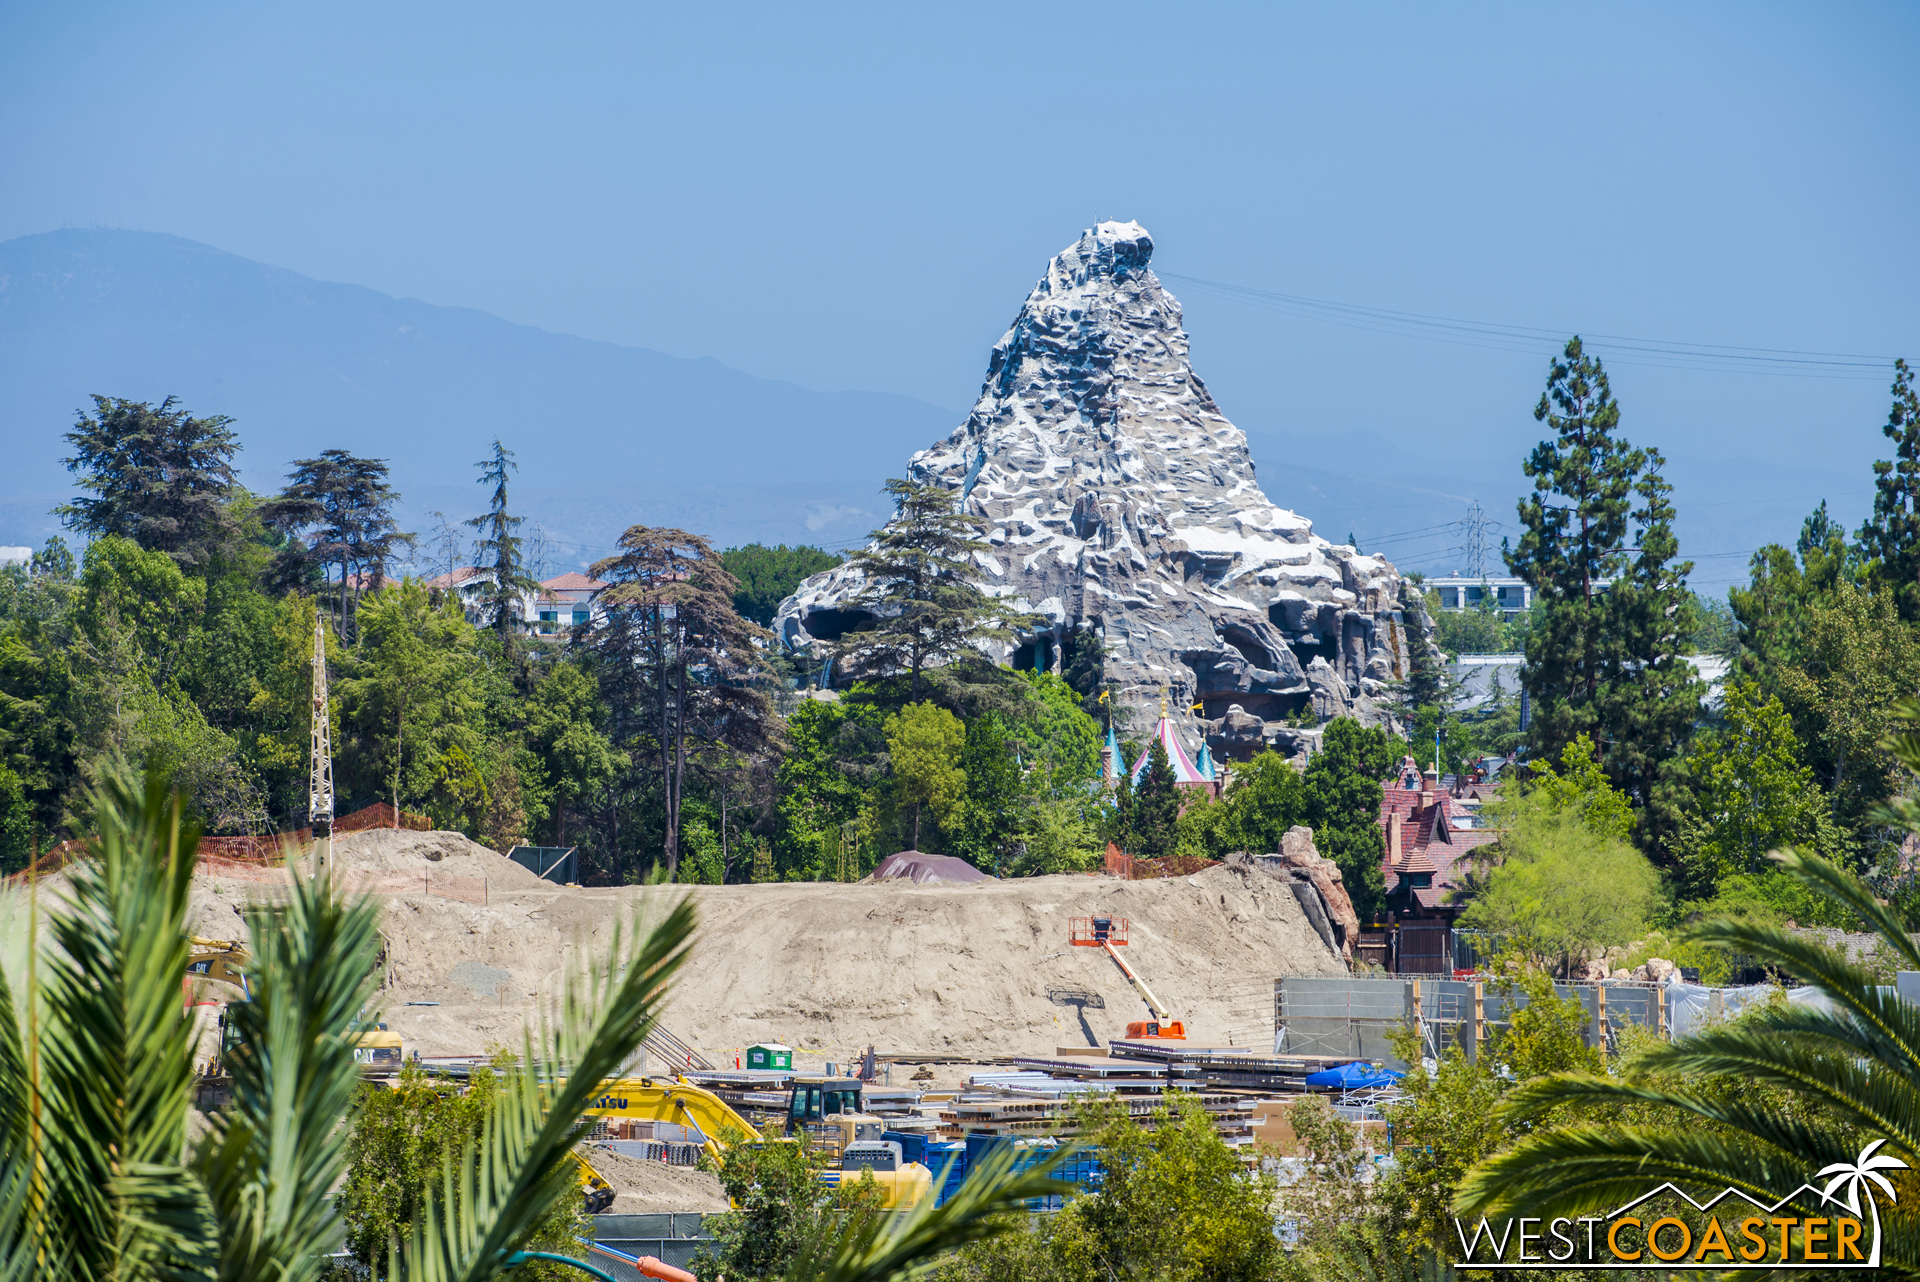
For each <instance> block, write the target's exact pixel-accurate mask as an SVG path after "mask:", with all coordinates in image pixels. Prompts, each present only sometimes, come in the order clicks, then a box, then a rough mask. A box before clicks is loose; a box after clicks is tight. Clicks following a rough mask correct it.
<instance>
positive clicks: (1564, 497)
mask: <svg viewBox="0 0 1920 1282" xmlns="http://www.w3.org/2000/svg"><path fill="white" fill-rule="evenodd" d="M1533 415H1534V418H1535V419H1538V420H1544V421H1545V422H1546V423H1547V424H1548V426H1549V427H1551V428H1552V429H1553V431H1554V433H1555V438H1554V439H1553V440H1548V441H1542V442H1541V443H1540V444H1539V445H1538V446H1536V447H1535V448H1534V451H1533V453H1532V455H1531V456H1530V457H1529V458H1528V459H1527V461H1526V463H1525V469H1524V470H1525V472H1526V474H1527V476H1528V477H1530V478H1532V480H1533V486H1534V493H1533V494H1532V495H1531V496H1530V497H1528V498H1526V499H1523V500H1521V502H1520V505H1519V515H1520V522H1521V524H1522V525H1523V526H1524V527H1525V530H1526V532H1525V533H1524V534H1523V535H1522V536H1521V538H1520V545H1519V546H1518V547H1517V548H1513V549H1510V550H1508V551H1507V552H1506V559H1507V564H1508V566H1509V567H1510V568H1511V569H1512V571H1513V572H1514V573H1515V574H1517V575H1519V576H1520V577H1521V578H1522V579H1524V580H1526V582H1527V583H1528V584H1529V585H1530V586H1531V587H1532V588H1533V591H1534V595H1535V597H1536V599H1537V601H1538V602H1539V608H1538V610H1537V615H1538V617H1537V618H1536V619H1535V621H1534V623H1533V625H1532V627H1531V628H1530V629H1529V632H1528V635H1527V645H1526V654H1527V664H1526V668H1525V671H1524V674H1523V677H1522V681H1523V683H1524V684H1525V686H1526V690H1527V693H1528V695H1529V696H1530V698H1531V700H1532V704H1533V720H1532V726H1531V732H1530V735H1529V744H1530V747H1531V750H1532V753H1533V755H1534V756H1536V757H1541V758H1546V759H1552V760H1557V759H1558V758H1559V756H1560V754H1561V753H1562V751H1563V750H1564V749H1565V747H1566V745H1567V744H1568V743H1570V742H1572V741H1573V739H1574V738H1575V737H1577V736H1578V735H1581V734H1586V735H1589V736H1590V737H1591V738H1592V739H1593V740H1594V741H1595V743H1596V744H1598V745H1599V748H1600V752H1601V757H1602V761H1603V763H1604V764H1605V766H1606V769H1607V774H1608V777H1609V778H1610V779H1611V780H1612V782H1613V785H1614V786H1615V787H1617V788H1619V789H1620V790H1621V791H1623V792H1625V793H1627V795H1628V796H1630V797H1632V798H1633V799H1634V801H1635V802H1637V803H1638V804H1640V805H1641V806H1642V807H1644V808H1647V809H1646V814H1647V817H1648V824H1649V827H1647V828H1643V836H1649V835H1652V834H1653V833H1655V832H1658V831H1663V830H1664V829H1665V827H1666V826H1667V825H1668V823H1669V822H1670V820H1671V818H1672V814H1671V813H1670V812H1671V811H1672V809H1673V804H1674V799H1673V798H1672V797H1671V796H1668V795H1666V794H1667V791H1668V789H1667V785H1666V784H1665V782H1664V781H1665V780H1667V779H1668V778H1669V776H1671V775H1672V773H1673V771H1674V768H1675V767H1676V764H1677V759H1678V757H1679V754H1680V753H1681V751H1682V750H1683V749H1684V747H1685V744H1686V739H1687V735H1688V733H1689V732H1690V730H1691V727H1692V726H1693V724H1694V722H1695V721H1696V720H1697V719H1698V717H1699V709H1700V694H1701V690H1702V687H1701V685H1700V683H1699V681H1698V680H1697V679H1696V677H1695V676H1694V673H1693V669H1692V666H1691V665H1690V664H1688V663H1687V662H1686V661H1685V660H1684V659H1683V658H1681V652H1682V651H1683V649H1684V648H1685V646H1686V643H1687V638H1688V636H1689V635H1690V632H1691V595H1690V593H1689V592H1688V591H1687V587H1686V575H1687V572H1688V571H1690V570H1691V569H1692V568H1693V566H1692V564H1691V563H1689V562H1676V561H1675V560H1674V558H1675V557H1676V556H1677V554H1678V551H1679V545H1678V542H1677V540H1676V539H1675V538H1674V535H1673V505H1672V502H1671V501H1670V498H1669V496H1670V494H1671V492H1672V487H1671V486H1669V485H1668V484H1667V483H1666V481H1665V479H1664V478H1663V477H1662V476H1661V474H1660V467H1661V465H1662V463H1663V462H1664V460H1663V459H1662V458H1661V457H1660V454H1659V452H1658V451H1657V450H1646V449H1636V448H1635V447H1633V446H1632V445H1630V444H1629V443H1628V442H1627V441H1626V440H1625V439H1624V438H1622V437H1621V436H1620V435H1619V434H1618V429H1619V426H1620V407H1619V404H1618V403H1617V402H1616V401H1615V400H1614V399H1613V392H1612V389H1611V388H1610V387H1609V385H1608V382H1607V375H1606V370H1605V369H1604V368H1603V367H1602V366H1601V363H1600V362H1599V360H1597V359H1595V358H1593V357H1591V356H1588V355H1587V354H1586V352H1585V351H1584V349H1583V347H1582V344H1581V342H1580V339H1579V338H1577V337H1576V338H1574V339H1572V340H1571V341H1569V342H1568V343H1567V346H1566V350H1565V352H1564V354H1563V355H1562V357H1561V358H1560V359H1557V360H1555V361H1554V363H1553V367H1552V370H1551V372H1550V373H1549V375H1548V378H1547V389H1546V391H1545V392H1544V393H1542V394H1541V397H1540V403H1539V404H1538V405H1537V406H1536V407H1535V408H1534V412H1533ZM1556 500H1558V501H1556ZM1636 502H1637V504H1638V506H1636Z"/></svg>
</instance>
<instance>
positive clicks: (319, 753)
mask: <svg viewBox="0 0 1920 1282" xmlns="http://www.w3.org/2000/svg"><path fill="white" fill-rule="evenodd" d="M327 722H328V717H327V623H326V620H325V619H324V618H323V617H321V615H320V612H319V611H318V610H315V611H314V615H313V734H312V741H313V754H312V774H311V777H310V779H309V780H308V783H307V822H308V823H310V824H312V825H313V866H314V868H315V869H316V870H318V869H320V868H323V867H325V866H326V863H327V860H328V859H329V858H331V856H332V853H333V852H332V849H331V847H332V845H333V731H332V728H331V727H330V726H329V725H328V724H327Z"/></svg>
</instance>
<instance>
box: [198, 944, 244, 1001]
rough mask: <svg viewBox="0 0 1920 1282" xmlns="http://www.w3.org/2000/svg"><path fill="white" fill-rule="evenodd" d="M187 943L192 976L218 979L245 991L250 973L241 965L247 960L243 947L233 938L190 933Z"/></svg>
mask: <svg viewBox="0 0 1920 1282" xmlns="http://www.w3.org/2000/svg"><path fill="white" fill-rule="evenodd" d="M187 945H188V952H187V977H188V978H189V979H211V980H216V981H218V982H219V983H222V984H231V985H232V986H233V987H235V988H237V989H239V990H240V991H241V992H242V993H243V994H244V993H246V991H247V977H246V974H245V972H244V970H243V969H242V968H243V967H244V966H245V965H246V964H247V950H246V949H245V948H244V947H242V946H241V945H240V944H239V943H237V942H235V941H234V940H231V939H203V938H201V937H200V936H199V935H191V936H189V937H188V938H187Z"/></svg>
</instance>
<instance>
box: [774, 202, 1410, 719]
mask: <svg viewBox="0 0 1920 1282" xmlns="http://www.w3.org/2000/svg"><path fill="white" fill-rule="evenodd" d="M1152 253H1153V241H1152V238H1151V237H1149V236H1148V235H1147V232H1146V230H1145V229H1144V228H1142V227H1141V226H1140V225H1139V224H1138V223H1131V222H1126V223H1118V222H1107V223H1101V224H1100V225H1099V226H1098V227H1096V228H1094V229H1093V230H1091V231H1088V232H1086V233H1085V234H1084V235H1082V236H1081V237H1080V239H1079V240H1078V241H1076V242H1075V243H1074V244H1073V245H1072V246H1070V247H1069V248H1067V249H1066V250H1065V251H1063V252H1062V253H1061V254H1060V255H1059V256H1058V257H1056V258H1055V259H1054V260H1053V261H1052V262H1051V263H1049V264H1048V265H1047V270H1046V274H1045V275H1044V276H1042V277H1041V279H1040V283H1039V284H1038V285H1036V286H1035V287H1034V290H1033V292H1032V293H1031V294H1030V295H1028V297H1027V301H1026V305H1025V306H1023V307H1022V308H1021V309H1020V315H1019V316H1018V318H1016V319H1015V321H1014V323H1013V326H1012V328H1010V329H1009V330H1008V331H1007V332H1006V335H1005V336H1004V337H1003V338H1001V340H1000V341H999V342H998V343H997V344H995V345H994V349H993V356H992V359H991V361H990V362H989V363H988V366H987V378H986V384H985V386H983V387H982V388H981V391H980V399H979V401H978V402H977V403H976V404H975V406H974V408H973V413H972V414H971V415H969V416H968V418H967V421H966V422H965V423H964V424H963V425H962V426H961V427H960V428H959V429H958V430H957V431H955V432H954V433H953V434H952V435H951V436H949V437H947V439H946V440H944V441H942V442H940V443H939V444H937V445H935V446H933V448H931V449H928V450H923V451H921V452H920V453H918V454H915V455H914V456H913V458H912V460H911V461H910V462H909V464H908V475H909V476H911V477H912V478H913V479H914V480H916V481H920V482H923V483H927V482H933V483H939V484H942V485H945V486H947V487H948V488H949V489H951V490H953V491H954V492H955V493H956V495H957V496H958V497H959V498H960V500H961V502H962V504H963V506H964V507H965V509H966V510H967V511H968V512H971V513H973V514H974V515H976V516H978V517H980V518H982V520H983V521H984V522H985V524H986V540H987V542H988V544H989V549H988V551H986V552H984V553H981V554H980V555H979V556H978V557H977V562H978V566H977V568H978V570H979V582H980V584H981V586H982V587H983V588H984V589H985V590H986V591H987V592H989V593H991V594H993V595H995V596H999V597H1003V598H1008V599H1010V600H1011V601H1013V602H1016V603H1017V604H1018V606H1019V608H1021V609H1025V610H1030V611H1032V612H1034V613H1037V614H1040V615H1042V616H1044V617H1045V618H1046V619H1047V620H1049V624H1048V626H1046V627H1045V628H1043V629H1042V630H1041V631H1040V632H1038V633H1036V634H1034V635H1032V636H1029V637H1026V638H1024V639H1023V641H1022V644H1020V645H1019V646H1018V647H1016V648H1013V649H1012V650H1011V651H1010V652H1006V653H1002V654H999V655H996V656H995V657H996V658H999V659H1001V660H1002V661H1011V662H1013V663H1014V664H1015V665H1016V666H1021V665H1032V664H1033V663H1034V662H1035V660H1036V656H1037V657H1038V661H1039V663H1040V664H1042V665H1049V666H1050V665H1052V664H1055V663H1057V662H1058V658H1057V656H1058V655H1059V653H1060V644H1061V641H1062V639H1063V637H1064V636H1065V634H1066V632H1067V630H1068V629H1071V628H1085V629H1089V630H1091V631H1092V632H1093V633H1094V634H1095V635H1097V636H1098V637H1099V638H1100V639H1101V640H1102V641H1103V642H1104V644H1105V645H1106V647H1107V656H1108V657H1107V677H1108V679H1109V680H1110V681H1112V682H1114V683H1116V684H1118V685H1120V686H1122V687H1125V688H1126V689H1125V694H1124V696H1122V698H1123V701H1124V702H1125V703H1126V704H1127V705H1129V706H1130V707H1131V708H1132V709H1133V710H1134V712H1135V714H1136V715H1135V719H1134V725H1135V726H1136V727H1140V726H1143V725H1150V724H1151V719H1152V718H1153V717H1155V716H1157V709H1158V706H1159V701H1160V699H1161V697H1162V696H1163V694H1164V695H1165V696H1166V697H1167V698H1168V699H1169V704H1168V706H1169V707H1171V708H1175V709H1185V708H1187V707H1189V706H1191V705H1192V704H1194V703H1199V704H1201V705H1202V706H1203V708H1204V713H1205V716H1206V718H1208V719H1209V721H1210V722H1211V724H1210V725H1209V726H1206V727H1202V726H1201V725H1200V724H1199V723H1198V722H1197V721H1194V720H1193V719H1191V718H1185V717H1182V718H1179V720H1180V721H1181V723H1182V724H1183V737H1184V738H1186V739H1188V740H1189V741H1190V742H1193V743H1196V744H1197V742H1198V740H1199V738H1200V736H1201V734H1202V733H1203V731H1211V732H1212V735H1211V737H1212V738H1213V739H1214V740H1215V741H1216V750H1219V749H1230V750H1232V751H1233V754H1234V755H1236V756H1239V755H1244V753H1245V751H1246V750H1247V747H1248V745H1249V744H1253V743H1274V742H1279V743H1281V744H1283V745H1284V744H1292V743H1295V742H1297V741H1298V740H1299V738H1300V736H1299V734H1298V731H1297V729H1296V730H1295V731H1293V732H1292V733H1284V731H1285V726H1284V724H1283V723H1284V722H1285V721H1286V720H1289V719H1292V720H1296V721H1298V720H1301V719H1303V718H1304V719H1310V720H1311V721H1324V720H1326V719H1327V718H1328V717H1329V716H1332V715H1355V716H1359V717H1362V718H1363V719H1368V720H1381V719H1383V718H1385V717H1386V715H1387V713H1386V711H1385V708H1384V706H1383V701H1382V700H1381V699H1380V696H1381V695H1383V694H1384V693H1385V687H1386V686H1387V684H1388V683H1390V682H1393V681H1395V680H1397V679H1399V678H1401V677H1403V676H1404V675H1405V674H1406V671H1407V664H1408V658H1409V649H1408V647H1409V644H1410V642H1409V638H1408V636H1407V623H1406V618H1405V617H1404V616H1403V614H1402V613H1401V610H1400V597H1401V589H1402V580H1401V577H1400V575H1399V574H1398V572H1397V571H1395V569H1394V568H1393V566H1392V565H1391V564H1389V563H1388V562H1387V561H1386V560H1384V559H1383V558H1380V557H1372V556H1362V555H1360V554H1359V553H1357V552H1355V551H1354V549H1353V548H1351V547H1344V546H1339V545H1335V544H1331V543H1329V542H1327V541H1326V540H1325V539H1323V538H1320V537H1318V536H1316V535H1315V534H1314V532H1313V527H1312V524H1311V523H1310V522H1308V521H1307V520H1306V519H1305V518H1303V517H1300V516H1297V515H1295V514H1294V513H1292V512H1288V511H1285V510H1284V509H1281V508H1278V507H1275V506H1274V505H1273V504H1272V503H1271V502H1269V501H1268V499H1267V496H1266V495H1265V494H1264V493H1262V492H1261V489H1260V484H1259V482H1258V481H1257V480H1255V479H1254V469H1253V459H1252V458H1251V456H1250V455H1249V454H1248V452H1247V440H1246V436H1245V434H1244V433H1242V432H1241V431H1240V429H1239V428H1237V427H1235V426H1234V425H1233V424H1232V423H1231V422H1229V421H1228V420H1227V418H1226V416H1225V415H1224V414H1222V413H1221V412H1220V408H1219V407H1218V406H1217V405H1215V404H1214V401H1213V397H1212V396H1211V395H1210V394H1209V393H1208V392H1207V388H1206V385H1205V384H1204V383H1202V382H1201V381H1200V378H1199V376H1198V375H1197V374H1195V373H1194V372H1193V367H1192V366H1191V364H1190V363H1189V361H1188V356H1187V335H1186V331H1185V329H1184V328H1183V327H1182V325H1181V316H1180V304H1179V303H1178V302H1177V301H1175V299H1174V297H1173V296H1172V295H1171V294H1169V293H1168V292H1167V291H1166V290H1165V289H1164V288H1163V287H1162V286H1161V284H1160V282H1159V280H1158V279H1156V278H1155V276H1154V274H1153V273H1152V272H1151V271H1150V270H1148V267H1147V261H1148V259H1149V258H1150V257H1151V255H1152ZM864 586H865V585H864V583H863V582H862V579H861V576H860V575H859V574H858V572H856V571H854V570H852V569H850V568H848V567H841V568H839V569H836V570H831V571H828V572H826V573H824V574H818V575H815V576H813V577H812V578H810V579H808V580H806V581H805V582H804V583H802V584H801V585H800V587H799V589H798V590H797V591H796V592H795V593H794V595H793V596H791V597H788V598H787V600H786V601H785V602H783V603H782V605H781V607H780V612H779V616H778V618H777V620H776V630H777V631H778V633H779V635H780V637H781V639H782V641H783V642H784V643H785V644H786V645H787V646H788V647H790V648H792V649H796V650H807V651H810V652H813V653H816V654H824V653H826V652H827V651H828V650H829V649H830V648H831V647H832V643H833V642H835V641H836V640H838V639H839V638H840V637H842V636H843V635H844V634H845V633H846V631H847V630H848V629H849V628H851V627H855V626H857V625H858V623H859V622H860V621H861V620H862V619H864V618H866V617H869V616H868V613H867V611H866V610H865V609H864V608H863V607H862V606H861V605H860V603H859V598H860V596H861V593H862V590H863V588H864ZM1412 643H1413V644H1425V638H1418V639H1416V640H1415V641H1413V642H1412ZM1235 708H1237V709H1239V711H1238V713H1236V714H1233V715H1229V714H1230V712H1231V711H1232V710H1233V709H1235ZM1256 720H1257V721H1258V722H1259V723H1260V724H1259V725H1258V726H1255V725H1254V724H1252V723H1253V722H1254V721H1256Z"/></svg>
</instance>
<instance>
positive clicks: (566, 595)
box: [533, 570, 607, 637]
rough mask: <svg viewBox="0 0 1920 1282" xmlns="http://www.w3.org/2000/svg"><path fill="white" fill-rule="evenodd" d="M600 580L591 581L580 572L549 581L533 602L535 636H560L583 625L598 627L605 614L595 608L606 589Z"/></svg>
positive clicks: (542, 586)
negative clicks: (593, 624) (600, 594)
mask: <svg viewBox="0 0 1920 1282" xmlns="http://www.w3.org/2000/svg"><path fill="white" fill-rule="evenodd" d="M606 586H607V585H606V584H604V583H602V582H601V581H600V580H598V579H590V578H588V577H587V576H586V575H584V574H581V573H580V572H579V571H577V570H568V571H567V572H566V573H565V574H562V575H558V576H556V577H554V578H551V579H547V580H545V581H544V582H542V583H541V584H540V592H539V595H537V596H536V597H535V598H534V601H533V613H534V619H533V632H534V635H535V636H543V637H550V636H557V635H559V634H561V633H564V632H565V631H566V630H567V629H568V628H573V627H578V626H579V625H581V624H583V623H598V622H600V619H601V617H602V616H603V615H604V614H605V613H606V612H605V610H604V609H602V608H600V607H599V606H596V605H595V604H594V598H595V597H596V596H598V595H599V593H600V592H601V591H602V590H603V589H605V588H606Z"/></svg>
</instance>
